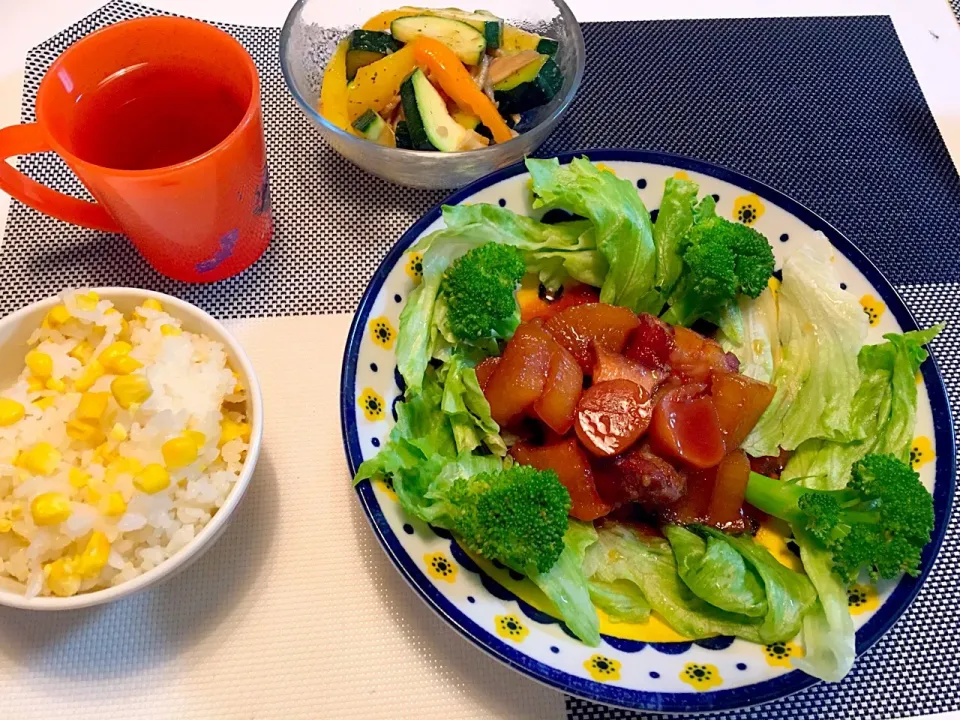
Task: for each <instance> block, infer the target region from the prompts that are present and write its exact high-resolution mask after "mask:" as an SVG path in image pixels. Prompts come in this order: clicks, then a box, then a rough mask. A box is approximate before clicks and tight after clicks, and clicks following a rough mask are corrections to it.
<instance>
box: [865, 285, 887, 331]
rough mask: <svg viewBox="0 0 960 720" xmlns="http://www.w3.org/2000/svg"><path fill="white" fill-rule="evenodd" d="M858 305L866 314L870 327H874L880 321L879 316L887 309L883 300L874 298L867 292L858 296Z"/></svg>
mask: <svg viewBox="0 0 960 720" xmlns="http://www.w3.org/2000/svg"><path fill="white" fill-rule="evenodd" d="M860 305H861V306H862V307H863V311H864V312H865V313H866V314H867V319H868V320H869V321H870V327H875V326H876V325H877V324H878V323H879V322H880V317H881V316H882V315H883V313H884V311H885V310H886V309H887V306H886V305H884V304H883V301H881V300H879V299H878V298H875V297H874V296H873V295H870V294H869V293H867V294H866V295H864V296H863V297H862V298H860Z"/></svg>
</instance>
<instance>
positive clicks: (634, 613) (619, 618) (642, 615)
mask: <svg viewBox="0 0 960 720" xmlns="http://www.w3.org/2000/svg"><path fill="white" fill-rule="evenodd" d="M589 587H590V599H591V600H593V604H594V605H596V606H597V607H598V608H600V609H601V610H603V611H604V612H605V613H606V614H607V616H608V617H609V618H610V621H611V622H624V623H643V622H646V621H647V620H649V619H650V603H648V602H647V601H646V599H645V598H644V597H643V593H642V592H640V588H638V587H637V586H636V585H634V584H633V583H632V582H630V581H629V580H615V581H614V582H602V581H601V580H591V581H590V582H589Z"/></svg>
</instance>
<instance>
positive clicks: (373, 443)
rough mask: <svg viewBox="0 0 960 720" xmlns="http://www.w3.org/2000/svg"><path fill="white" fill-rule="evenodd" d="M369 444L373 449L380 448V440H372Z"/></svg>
mask: <svg viewBox="0 0 960 720" xmlns="http://www.w3.org/2000/svg"><path fill="white" fill-rule="evenodd" d="M370 444H371V445H373V446H374V447H380V438H373V439H372V440H371V441H370Z"/></svg>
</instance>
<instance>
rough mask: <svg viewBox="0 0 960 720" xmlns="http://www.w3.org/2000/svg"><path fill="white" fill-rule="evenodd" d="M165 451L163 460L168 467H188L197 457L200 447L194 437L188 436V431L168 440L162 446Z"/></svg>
mask: <svg viewBox="0 0 960 720" xmlns="http://www.w3.org/2000/svg"><path fill="white" fill-rule="evenodd" d="M160 451H161V452H162V453H163V461H164V462H165V463H166V464H167V467H168V468H173V469H176V468H182V467H186V466H187V465H189V464H190V463H192V462H193V461H195V460H196V459H197V455H198V453H199V448H198V447H197V443H196V441H195V440H194V438H192V437H189V436H187V434H186V433H184V434H183V435H181V436H180V437H175V438H173V439H171V440H167V441H166V442H165V443H164V444H163V446H162V447H161V448H160Z"/></svg>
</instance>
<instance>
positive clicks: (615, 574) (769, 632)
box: [584, 523, 813, 643]
mask: <svg viewBox="0 0 960 720" xmlns="http://www.w3.org/2000/svg"><path fill="white" fill-rule="evenodd" d="M753 557H754V554H752V553H751V556H750V557H748V558H747V559H748V561H750V562H753V560H752V558H753ZM756 557H759V555H758V554H757V555H756ZM773 562H776V561H775V560H774V561H773ZM785 569H786V568H785ZM584 572H585V573H586V574H587V577H588V578H589V580H590V582H603V583H616V582H618V581H627V582H630V583H632V584H633V585H635V586H636V587H637V588H638V589H639V590H640V592H641V593H642V594H643V597H644V598H645V599H646V601H647V603H649V605H650V607H651V608H652V609H653V610H655V611H657V612H658V613H659V614H660V615H661V616H662V617H663V618H664V620H666V622H667V623H668V624H669V625H670V626H671V627H672V628H673V629H674V630H676V631H677V632H679V633H680V634H681V635H685V636H686V637H689V638H692V639H700V638H707V637H713V636H715V635H734V636H736V637H740V638H743V639H745V640H749V641H750V642H755V643H770V642H776V641H778V640H789V639H790V638H792V637H793V636H794V635H796V633H797V632H798V630H799V628H800V623H799V619H797V620H796V622H795V623H793V624H790V625H789V626H788V625H787V624H786V623H783V624H782V626H781V627H772V624H768V623H767V619H766V618H760V617H748V616H746V615H743V614H740V613H733V612H728V611H726V610H722V609H720V608H718V607H716V606H714V605H712V604H711V603H709V602H707V601H706V600H704V599H703V598H701V597H699V596H697V595H696V594H695V593H694V592H693V591H692V590H691V589H690V588H689V587H687V585H686V584H685V583H684V582H683V580H682V579H681V578H680V574H679V572H678V569H677V562H676V558H675V556H674V552H673V550H672V548H671V546H670V543H669V542H667V541H666V540H665V539H663V538H661V537H650V536H647V535H644V534H642V533H639V532H637V531H636V530H634V529H633V528H631V527H628V526H626V525H622V524H618V523H606V524H604V525H603V526H602V527H601V528H600V529H599V530H598V532H597V542H596V543H595V544H594V545H592V546H590V548H588V550H587V554H586V557H585V559H584ZM795 574H796V573H795ZM798 577H802V576H799V575H798ZM809 595H810V597H809V600H810V602H811V603H812V602H813V594H812V591H810V593H809ZM804 598H805V599H804V602H805V601H806V594H805V593H804ZM787 615H790V616H792V613H788V614H785V615H784V618H786V617H787ZM774 631H775V632H774Z"/></svg>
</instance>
